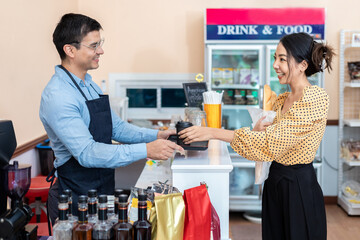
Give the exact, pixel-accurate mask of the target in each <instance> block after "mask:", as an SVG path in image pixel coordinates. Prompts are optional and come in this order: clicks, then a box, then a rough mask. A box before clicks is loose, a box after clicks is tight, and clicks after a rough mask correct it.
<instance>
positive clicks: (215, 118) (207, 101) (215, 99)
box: [203, 91, 223, 128]
mask: <svg viewBox="0 0 360 240" xmlns="http://www.w3.org/2000/svg"><path fill="white" fill-rule="evenodd" d="M222 96H223V92H221V93H218V92H215V91H207V92H204V93H203V99H204V110H205V112H206V120H207V125H208V127H212V128H221V101H222Z"/></svg>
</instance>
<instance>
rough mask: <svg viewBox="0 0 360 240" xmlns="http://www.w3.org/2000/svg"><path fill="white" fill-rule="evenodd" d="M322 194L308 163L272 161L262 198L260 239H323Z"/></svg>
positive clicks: (324, 237)
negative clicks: (285, 163) (295, 163)
mask: <svg viewBox="0 0 360 240" xmlns="http://www.w3.org/2000/svg"><path fill="white" fill-rule="evenodd" d="M326 235H327V234H326V213H325V205H324V196H323V193H322V190H321V188H320V185H319V183H318V182H317V179H316V174H315V170H314V167H313V165H312V163H310V164H297V165H293V166H284V165H282V164H280V163H277V162H273V163H272V164H271V167H270V172H269V177H268V179H267V180H266V181H265V185H264V192H263V200H262V237H263V239H264V240H285V239H286V240H287V239H288V240H290V239H291V240H326Z"/></svg>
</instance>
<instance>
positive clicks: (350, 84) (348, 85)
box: [344, 82, 360, 88]
mask: <svg viewBox="0 0 360 240" xmlns="http://www.w3.org/2000/svg"><path fill="white" fill-rule="evenodd" d="M344 87H349V88H360V83H357V82H347V83H344Z"/></svg>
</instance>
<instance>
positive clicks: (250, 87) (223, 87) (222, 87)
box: [211, 84, 259, 90]
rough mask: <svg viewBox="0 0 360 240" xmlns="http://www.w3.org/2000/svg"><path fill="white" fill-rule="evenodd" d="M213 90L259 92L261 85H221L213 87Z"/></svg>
mask: <svg viewBox="0 0 360 240" xmlns="http://www.w3.org/2000/svg"><path fill="white" fill-rule="evenodd" d="M211 88H212V89H213V90H222V89H250V90H257V89H259V85H255V86H253V85H248V84H220V85H217V86H216V85H214V84H213V85H212V86H211Z"/></svg>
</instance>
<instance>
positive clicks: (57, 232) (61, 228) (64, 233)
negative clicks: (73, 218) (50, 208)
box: [53, 194, 73, 240]
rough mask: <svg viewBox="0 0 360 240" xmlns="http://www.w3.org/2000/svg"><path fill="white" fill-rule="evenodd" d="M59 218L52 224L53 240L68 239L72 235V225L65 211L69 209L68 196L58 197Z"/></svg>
mask: <svg viewBox="0 0 360 240" xmlns="http://www.w3.org/2000/svg"><path fill="white" fill-rule="evenodd" d="M58 209H59V220H58V222H57V223H56V224H55V225H54V228H53V229H54V240H69V239H71V236H72V229H73V225H72V224H71V223H70V222H69V221H68V217H67V212H68V209H69V205H68V196H67V195H64V194H63V195H60V197H59V205H58Z"/></svg>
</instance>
